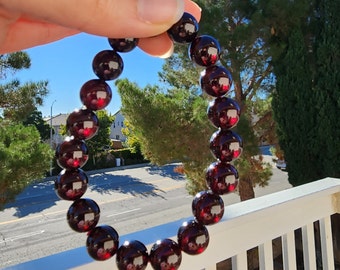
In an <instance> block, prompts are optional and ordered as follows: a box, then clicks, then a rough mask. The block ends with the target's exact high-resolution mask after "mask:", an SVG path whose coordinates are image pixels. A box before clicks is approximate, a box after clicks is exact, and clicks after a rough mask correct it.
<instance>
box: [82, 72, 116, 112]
mask: <svg viewBox="0 0 340 270" xmlns="http://www.w3.org/2000/svg"><path fill="white" fill-rule="evenodd" d="M111 99H112V90H111V88H110V86H109V85H108V84H107V83H106V82H105V81H103V80H98V79H95V80H90V81H87V82H86V83H85V84H84V85H83V86H82V87H81V89H80V100H81V102H82V103H83V104H84V105H85V106H86V108H87V109H89V110H92V111H97V110H102V109H104V108H105V107H106V106H107V105H109V103H110V101H111Z"/></svg>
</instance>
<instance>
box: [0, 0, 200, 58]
mask: <svg viewBox="0 0 340 270" xmlns="http://www.w3.org/2000/svg"><path fill="white" fill-rule="evenodd" d="M184 11H187V12H189V13H191V14H192V15H193V16H195V17H196V19H197V20H200V17H201V11H200V8H199V7H198V6H197V5H196V4H195V3H194V2H192V1H191V0H0V29H1V31H0V54H4V53H9V52H14V51H18V50H23V49H27V48H30V47H33V46H37V45H41V44H46V43H49V42H53V41H56V40H59V39H62V38H64V37H67V36H71V35H75V34H77V33H80V32H86V33H89V34H93V35H99V36H105V37H112V38H122V37H136V38H140V41H139V45H138V46H139V47H140V48H141V49H142V50H144V51H145V52H146V53H149V54H151V55H154V56H160V57H161V56H164V57H165V56H169V55H170V54H171V53H172V50H173V44H172V42H171V40H170V39H169V37H168V36H167V34H166V33H165V32H166V30H167V29H169V28H170V27H171V26H172V25H173V24H174V23H175V22H177V21H178V20H179V19H180V18H181V16H182V14H183V12H184Z"/></svg>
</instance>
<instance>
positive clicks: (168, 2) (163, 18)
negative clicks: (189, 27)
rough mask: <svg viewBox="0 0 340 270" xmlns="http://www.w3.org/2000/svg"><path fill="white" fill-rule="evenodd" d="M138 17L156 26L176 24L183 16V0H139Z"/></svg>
mask: <svg viewBox="0 0 340 270" xmlns="http://www.w3.org/2000/svg"><path fill="white" fill-rule="evenodd" d="M137 10H138V16H139V18H140V19H141V20H142V21H145V22H148V23H154V24H163V23H175V22H177V21H178V20H179V19H180V18H181V17H182V15H183V12H184V1H183V0H138V5H137Z"/></svg>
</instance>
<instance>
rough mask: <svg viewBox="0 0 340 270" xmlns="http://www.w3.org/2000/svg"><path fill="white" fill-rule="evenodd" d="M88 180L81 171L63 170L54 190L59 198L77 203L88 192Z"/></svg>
mask: <svg viewBox="0 0 340 270" xmlns="http://www.w3.org/2000/svg"><path fill="white" fill-rule="evenodd" d="M87 184H88V178H87V175H86V173H85V172H84V171H83V170H81V169H76V170H65V169H64V170H62V171H61V172H60V173H59V175H58V177H57V179H56V180H55V182H54V189H55V192H56V194H57V195H58V197H59V198H61V199H63V200H69V201H75V200H77V199H80V198H81V196H83V195H84V194H85V192H86V190H87Z"/></svg>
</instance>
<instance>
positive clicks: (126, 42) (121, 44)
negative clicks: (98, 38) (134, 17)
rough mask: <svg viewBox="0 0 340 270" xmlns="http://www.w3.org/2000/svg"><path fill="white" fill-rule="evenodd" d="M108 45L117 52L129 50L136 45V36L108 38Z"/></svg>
mask: <svg viewBox="0 0 340 270" xmlns="http://www.w3.org/2000/svg"><path fill="white" fill-rule="evenodd" d="M108 41H109V44H110V46H111V47H112V49H114V50H115V51H117V52H123V53H126V52H130V51H132V50H133V49H134V48H136V47H137V45H138V41H139V39H138V38H109V39H108Z"/></svg>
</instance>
